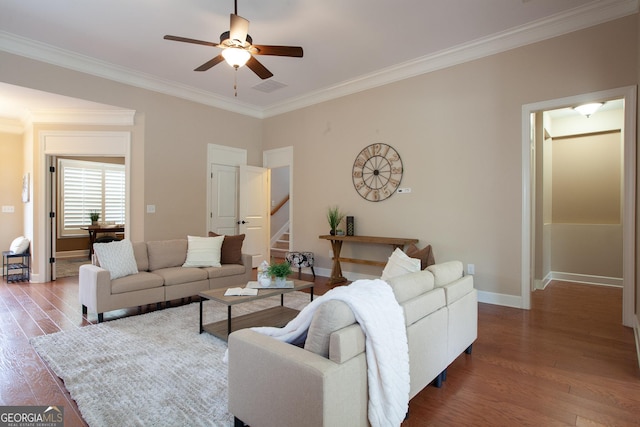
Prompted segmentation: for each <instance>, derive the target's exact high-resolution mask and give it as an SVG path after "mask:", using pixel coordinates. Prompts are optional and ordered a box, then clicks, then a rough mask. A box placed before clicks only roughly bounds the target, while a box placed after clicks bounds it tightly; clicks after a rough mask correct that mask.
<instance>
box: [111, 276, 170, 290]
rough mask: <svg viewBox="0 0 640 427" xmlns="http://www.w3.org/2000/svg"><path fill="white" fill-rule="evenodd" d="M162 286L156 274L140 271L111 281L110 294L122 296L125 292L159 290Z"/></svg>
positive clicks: (161, 281)
mask: <svg viewBox="0 0 640 427" xmlns="http://www.w3.org/2000/svg"><path fill="white" fill-rule="evenodd" d="M162 284H163V280H162V277H160V276H158V275H157V274H153V273H149V272H146V271H141V272H139V273H138V274H132V275H130V276H125V277H120V278H119V279H114V280H112V281H111V293H112V294H122V293H125V292H133V291H142V290H145V289H153V288H159V287H161V286H162Z"/></svg>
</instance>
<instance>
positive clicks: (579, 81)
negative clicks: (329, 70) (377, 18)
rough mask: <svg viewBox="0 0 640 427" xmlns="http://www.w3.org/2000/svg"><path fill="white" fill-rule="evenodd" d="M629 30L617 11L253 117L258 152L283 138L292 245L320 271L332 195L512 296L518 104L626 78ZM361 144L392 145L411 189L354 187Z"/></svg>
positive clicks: (633, 66)
mask: <svg viewBox="0 0 640 427" xmlns="http://www.w3.org/2000/svg"><path fill="white" fill-rule="evenodd" d="M637 27H638V19H637V17H636V16H633V17H629V18H624V19H620V20H617V21H615V22H610V23H606V24H603V25H600V26H597V27H594V28H590V29H587V30H583V31H580V32H576V33H572V34H568V35H565V36H562V37H558V38H555V39H552V40H547V41H543V42H540V43H536V44H533V45H530V46H526V47H522V48H519V49H515V50H512V51H509V52H505V53H501V54H498V55H495V56H492V57H488V58H484V59H480V60H477V61H473V62H469V63H465V64H462V65H459V66H455V67H451V68H447V69H444V70H440V71H436V72H433V73H430V74H426V75H422V76H418V77H414V78H411V79H407V80H404V81H401V82H397V83H394V84H390V85H387V86H383V87H380V88H376V89H372V90H368V91H365V92H361V93H358V94H354V95H350V96H347V97H343V98H341V99H337V100H333V101H328V102H325V103H323V104H319V105H315V106H311V107H308V108H304V109H301V110H298V111H294V112H290V113H286V114H283V115H280V116H278V117H273V118H269V119H267V120H265V125H264V126H265V129H264V148H265V149H273V148H277V147H281V146H287V145H292V146H294V165H295V166H294V178H293V179H294V182H293V188H294V197H295V199H294V200H295V201H294V212H295V217H294V221H295V223H294V236H295V237H294V239H295V241H294V243H293V247H294V248H295V249H298V250H303V249H304V250H312V251H314V252H316V263H317V264H319V266H321V267H324V268H329V267H330V260H329V257H328V250H329V245H328V244H327V242H326V241H321V240H319V239H318V235H319V234H324V233H326V232H327V230H328V226H327V224H326V221H325V219H324V215H325V210H326V207H327V206H329V205H333V204H337V205H339V206H340V207H341V208H342V209H343V210H344V211H345V212H346V213H347V214H349V215H354V216H355V220H356V228H357V232H358V234H366V235H379V236H399V237H416V238H419V239H420V244H419V245H420V246H424V245H426V244H432V245H433V247H434V251H435V256H436V261H446V260H450V259H460V260H462V261H463V263H464V264H465V265H466V264H467V263H474V264H475V267H476V276H475V277H476V284H477V287H478V288H479V289H480V290H481V291H484V292H491V293H497V294H504V295H513V296H519V295H520V294H521V265H520V264H521V218H522V212H521V203H522V189H521V186H522V177H521V156H522V154H521V111H522V105H524V104H528V103H533V102H538V101H541V100H547V99H557V98H561V97H564V96H572V95H576V94H581V93H588V92H593V91H598V90H604V89H610V88H616V87H623V86H627V85H635V84H636V83H637V81H638V72H637V51H638V44H637V40H638V37H637ZM373 142H385V143H388V144H390V145H392V146H393V147H394V148H395V149H396V150H397V151H398V152H399V153H400V155H401V156H402V159H403V162H404V168H405V174H404V178H403V181H402V184H401V186H402V187H411V188H412V192H411V193H409V194H406V195H401V194H396V195H394V196H392V197H391V198H389V199H387V200H385V201H383V202H379V203H371V202H367V201H364V200H363V199H362V198H360V197H359V196H358V195H357V194H356V192H355V190H354V188H353V185H352V183H351V177H350V171H351V167H352V164H353V160H354V158H355V156H356V154H357V153H358V152H359V151H360V150H361V149H362V148H364V147H365V146H366V145H368V144H371V143H373ZM298 219H303V221H299V220H298ZM345 248H346V245H345ZM349 250H351V251H354V252H356V251H357V252H365V251H366V249H365V248H361V247H356V246H353V248H351V249H349ZM378 255H380V254H378ZM347 256H349V255H347ZM382 256H384V255H382ZM359 268H360V267H359V266H353V265H348V266H346V267H344V269H345V270H347V271H359ZM362 268H363V267H362Z"/></svg>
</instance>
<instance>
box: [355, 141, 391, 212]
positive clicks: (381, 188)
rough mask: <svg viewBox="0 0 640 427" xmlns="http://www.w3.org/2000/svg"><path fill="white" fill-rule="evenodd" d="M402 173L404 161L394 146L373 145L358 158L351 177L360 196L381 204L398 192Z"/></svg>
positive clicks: (366, 148)
mask: <svg viewBox="0 0 640 427" xmlns="http://www.w3.org/2000/svg"><path fill="white" fill-rule="evenodd" d="M402 172H403V170H402V160H401V159H400V155H399V154H398V152H397V151H396V150H395V149H394V148H393V147H392V146H390V145H387V144H371V145H369V146H367V147H365V148H364V150H362V151H361V152H360V153H359V154H358V155H357V156H356V160H355V162H353V171H352V173H351V177H352V178H353V186H354V187H355V188H356V191H357V192H358V194H360V196H362V197H363V198H364V199H365V200H369V201H370V202H380V201H382V200H384V199H387V198H389V197H391V195H392V194H393V193H394V192H395V191H396V190H397V188H398V186H399V185H400V182H401V181H402Z"/></svg>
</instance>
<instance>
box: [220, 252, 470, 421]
mask: <svg viewBox="0 0 640 427" xmlns="http://www.w3.org/2000/svg"><path fill="white" fill-rule="evenodd" d="M387 282H388V283H389V284H390V285H391V287H392V288H393V291H394V295H395V297H396V299H397V301H398V302H399V303H400V305H401V306H402V307H403V309H404V316H405V323H406V327H407V340H408V344H409V365H410V395H409V398H412V397H414V396H415V395H416V394H417V393H418V392H419V391H420V390H422V389H423V388H424V387H426V386H427V385H429V384H430V383H431V382H435V384H436V385H437V386H439V385H440V384H441V381H443V380H444V379H446V369H447V367H448V366H449V364H451V362H453V360H455V359H456V358H457V357H458V356H459V355H460V354H461V353H462V352H464V351H465V350H466V352H467V353H471V345H472V343H473V342H474V341H475V339H476V337H477V318H478V314H477V313H478V312H477V310H478V299H477V291H476V290H475V289H474V288H473V276H463V271H462V263H460V262H458V261H452V262H447V263H442V264H436V265H432V266H430V267H428V268H427V269H426V270H423V271H420V272H416V273H410V274H406V275H403V276H399V277H395V278H393V279H389V280H387ZM341 305H342V307H341ZM350 311H351V310H350V308H349V307H348V306H347V305H346V304H345V303H343V302H341V301H335V300H332V301H328V302H325V303H323V304H322V305H321V306H320V307H319V308H318V310H317V311H316V312H315V314H314V318H313V320H312V322H311V326H310V328H309V331H308V335H307V340H306V342H305V345H304V348H301V347H297V346H294V345H291V344H287V343H283V342H280V341H278V340H275V339H273V338H271V337H268V336H265V335H262V334H259V333H257V332H255V331H253V330H250V329H243V330H239V331H236V332H234V333H232V334H231V335H230V336H229V411H230V412H231V413H232V414H233V415H234V417H235V419H236V425H243V424H242V423H243V422H244V423H247V424H249V425H260V426H274V427H275V426H278V427H283V426H301V425H304V426H336V425H345V426H347V425H348V426H366V425H368V424H369V422H368V417H367V403H368V401H367V399H368V395H367V362H366V356H365V337H364V334H363V332H362V329H361V328H360V326H359V325H358V324H357V323H354V321H355V318H354V317H353V313H350ZM349 314H351V315H350V316H349ZM320 319H322V320H320ZM318 343H320V345H318ZM324 343H326V346H325V344H324ZM434 380H435V381H434Z"/></svg>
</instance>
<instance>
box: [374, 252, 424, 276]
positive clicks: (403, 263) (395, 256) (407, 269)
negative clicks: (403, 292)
mask: <svg viewBox="0 0 640 427" xmlns="http://www.w3.org/2000/svg"><path fill="white" fill-rule="evenodd" d="M415 271H420V260H419V259H415V258H409V257H408V256H407V254H405V253H404V252H402V250H401V249H400V248H396V250H395V251H393V253H392V254H391V256H390V257H389V261H388V262H387V265H385V266H384V270H382V276H381V277H380V278H381V279H382V280H385V281H386V280H387V279H390V278H392V277H396V276H401V275H403V274H407V273H413V272H415Z"/></svg>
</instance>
